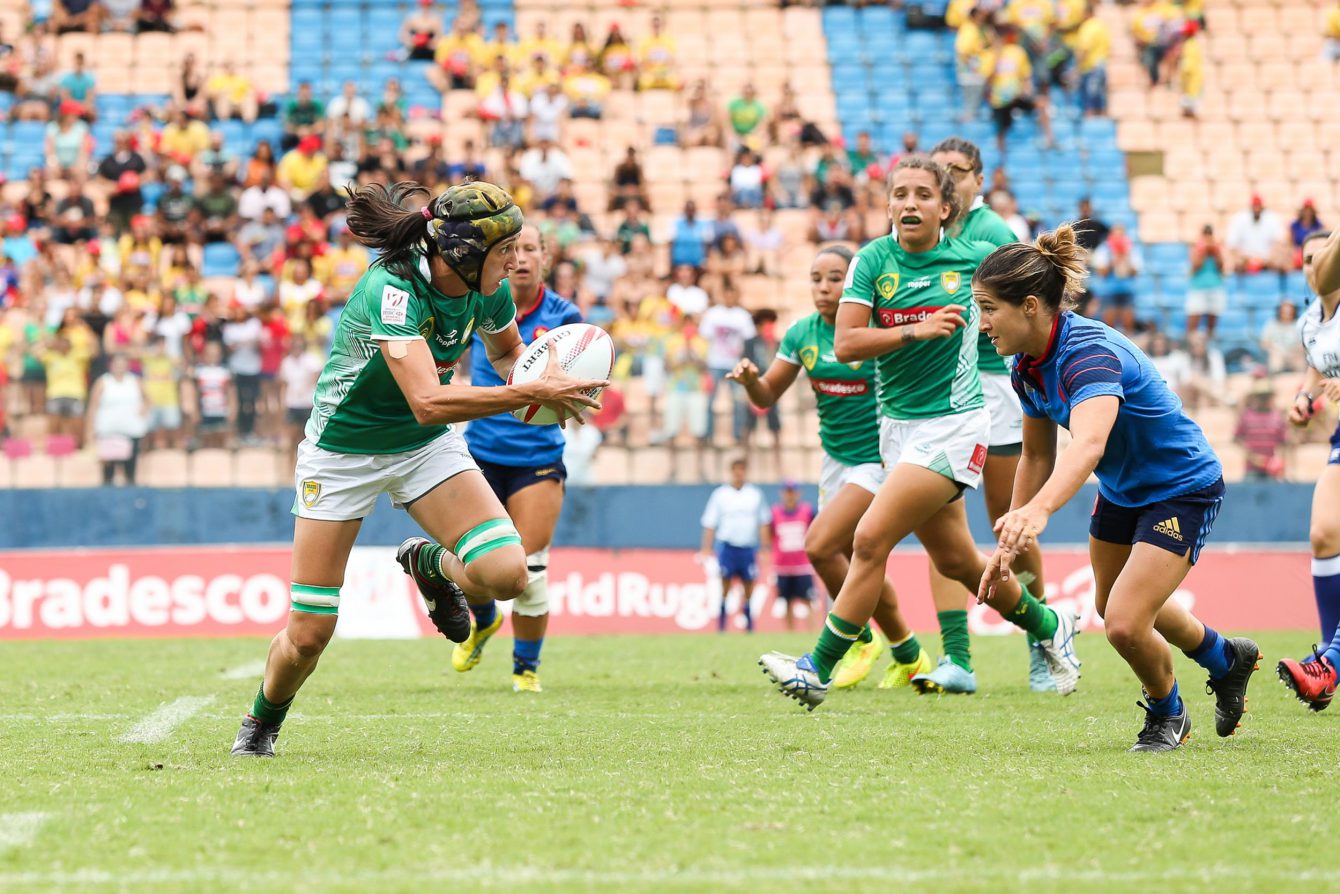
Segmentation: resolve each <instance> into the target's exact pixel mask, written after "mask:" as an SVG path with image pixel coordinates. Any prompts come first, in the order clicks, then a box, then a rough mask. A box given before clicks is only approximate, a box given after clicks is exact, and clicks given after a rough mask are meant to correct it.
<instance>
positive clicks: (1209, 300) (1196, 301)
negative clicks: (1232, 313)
mask: <svg viewBox="0 0 1340 894" xmlns="http://www.w3.org/2000/svg"><path fill="white" fill-rule="evenodd" d="M1227 309H1228V290H1226V289H1224V288H1223V287H1222V286H1221V287H1219V288H1213V289H1187V290H1186V314H1187V316H1189V317H1192V316H1194V317H1200V316H1204V315H1206V314H1213V315H1214V316H1216V317H1222V316H1223V315H1224V311H1225V310H1227Z"/></svg>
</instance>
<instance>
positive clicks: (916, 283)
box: [907, 276, 931, 291]
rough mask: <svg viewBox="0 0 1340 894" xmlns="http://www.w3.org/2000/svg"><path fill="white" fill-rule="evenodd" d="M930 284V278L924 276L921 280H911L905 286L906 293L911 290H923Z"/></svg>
mask: <svg viewBox="0 0 1340 894" xmlns="http://www.w3.org/2000/svg"><path fill="white" fill-rule="evenodd" d="M930 284H931V280H930V277H929V276H926V277H922V278H921V279H914V280H912V281H911V282H910V283H908V284H907V288H908V291H911V290H912V289H924V288H926V287H927V286H928V285H930Z"/></svg>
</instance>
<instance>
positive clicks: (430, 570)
mask: <svg viewBox="0 0 1340 894" xmlns="http://www.w3.org/2000/svg"><path fill="white" fill-rule="evenodd" d="M446 551H447V548H446V547H445V546H443V545H442V544H440V543H430V544H428V545H427V546H425V547H424V548H423V549H421V550H419V555H418V556H417V557H416V561H415V565H416V567H417V568H418V569H419V573H420V574H422V575H423V576H424V577H426V578H428V579H429V580H430V581H432V582H433V583H435V584H445V583H446V582H447V578H446V575H444V574H443V573H442V554H443V553H444V552H446Z"/></svg>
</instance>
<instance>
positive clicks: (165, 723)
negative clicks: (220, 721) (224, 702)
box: [117, 695, 214, 745]
mask: <svg viewBox="0 0 1340 894" xmlns="http://www.w3.org/2000/svg"><path fill="white" fill-rule="evenodd" d="M213 702H214V696H212V695H204V696H193V695H185V696H182V697H181V698H179V699H177V700H176V701H175V702H172V703H171V704H167V705H164V706H163V707H161V708H159V709H158V710H157V711H154V712H153V713H152V714H150V715H149V716H148V717H146V718H144V719H143V720H141V721H140V722H139V723H137V724H135V725H134V726H133V727H131V728H130V730H129V731H128V732H125V733H122V734H121V735H120V736H118V737H117V741H118V742H139V743H141V744H144V745H152V744H154V743H155V742H162V741H163V740H164V739H166V738H167V737H168V736H170V735H172V731H173V730H174V729H176V728H177V727H179V726H181V725H182V724H183V723H185V722H186V721H187V720H190V719H191V717H192V716H193V715H194V714H196V713H197V712H198V711H199V710H200V709H201V708H204V707H206V706H208V705H210V704H213Z"/></svg>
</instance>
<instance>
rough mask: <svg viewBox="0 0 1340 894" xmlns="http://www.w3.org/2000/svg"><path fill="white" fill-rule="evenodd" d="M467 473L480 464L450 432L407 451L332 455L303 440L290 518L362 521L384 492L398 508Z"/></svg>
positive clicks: (299, 448)
mask: <svg viewBox="0 0 1340 894" xmlns="http://www.w3.org/2000/svg"><path fill="white" fill-rule="evenodd" d="M470 469H474V470H476V471H477V470H478V469H479V466H478V465H476V464H475V461H474V459H473V458H472V457H471V456H470V451H469V449H467V448H466V446H465V438H464V437H463V436H462V435H461V434H460V432H458V431H457V430H455V429H452V430H450V431H448V432H447V433H446V434H444V435H441V436H440V437H437V438H434V439H433V440H432V441H429V442H428V443H427V444H424V445H423V446H422V447H419V448H418V449H416V450H411V451H409V452H407V453H384V454H355V453H332V452H331V451H329V450H324V449H322V448H320V447H318V446H316V445H315V444H313V443H312V442H311V441H308V440H305V439H304V440H303V442H302V443H301V444H299V445H298V464H297V466H296V467H295V469H294V471H293V477H294V482H295V485H296V487H297V496H296V498H295V499H294V501H293V514H294V515H296V516H298V517H299V518H312V519H319V520H321V521H351V520H353V519H357V518H366V517H367V516H368V514H369V513H371V512H372V507H373V506H375V505H377V497H379V496H381V495H382V494H383V493H387V494H390V495H391V504H392V505H393V506H395V507H396V508H397V509H403V508H404V507H405V505H406V504H408V503H412V502H414V501H415V500H417V499H418V498H419V497H422V496H423V495H424V494H426V493H428V492H429V491H430V490H432V489H433V488H435V487H437V486H438V485H439V484H441V483H442V482H443V481H446V480H447V479H448V478H452V477H455V476H456V475H459V474H460V473H461V472H465V471H468V470H470Z"/></svg>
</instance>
